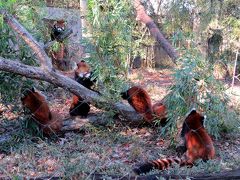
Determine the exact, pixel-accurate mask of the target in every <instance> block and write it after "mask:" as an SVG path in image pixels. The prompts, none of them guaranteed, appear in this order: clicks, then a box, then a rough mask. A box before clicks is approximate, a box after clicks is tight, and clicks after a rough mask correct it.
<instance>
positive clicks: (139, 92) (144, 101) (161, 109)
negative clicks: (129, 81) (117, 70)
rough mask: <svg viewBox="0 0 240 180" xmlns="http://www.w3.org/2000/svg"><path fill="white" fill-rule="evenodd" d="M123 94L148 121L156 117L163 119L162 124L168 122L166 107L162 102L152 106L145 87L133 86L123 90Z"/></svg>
mask: <svg viewBox="0 0 240 180" xmlns="http://www.w3.org/2000/svg"><path fill="white" fill-rule="evenodd" d="M121 96H122V98H123V99H125V100H128V103H129V104H130V105H131V106H132V107H133V108H134V109H135V111H136V112H138V113H140V114H142V115H143V117H144V119H145V120H146V121H147V122H148V123H151V122H152V121H153V120H154V118H155V117H157V118H159V119H161V124H162V123H163V122H166V107H165V106H164V105H163V104H162V103H156V104H154V105H153V106H152V102H151V98H150V96H149V95H148V93H147V91H145V90H144V89H143V88H141V87H139V86H133V87H131V88H130V89H128V90H127V91H125V92H122V93H121ZM163 124H164V123H163Z"/></svg>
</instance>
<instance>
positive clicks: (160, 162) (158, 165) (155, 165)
mask: <svg viewBox="0 0 240 180" xmlns="http://www.w3.org/2000/svg"><path fill="white" fill-rule="evenodd" d="M173 163H176V164H179V165H180V166H181V165H183V164H184V163H183V162H182V160H181V159H180V158H178V157H172V158H164V159H157V160H154V161H149V162H147V163H144V164H142V165H140V166H139V167H137V168H134V169H133V172H134V173H136V174H137V175H139V174H143V173H147V172H149V171H151V170H153V169H159V170H164V169H167V168H169V167H170V166H172V164H173Z"/></svg>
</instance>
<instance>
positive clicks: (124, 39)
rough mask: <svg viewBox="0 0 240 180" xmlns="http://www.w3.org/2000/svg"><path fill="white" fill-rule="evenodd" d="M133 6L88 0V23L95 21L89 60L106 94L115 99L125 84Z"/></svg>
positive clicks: (115, 2) (111, 1) (111, 0)
mask: <svg viewBox="0 0 240 180" xmlns="http://www.w3.org/2000/svg"><path fill="white" fill-rule="evenodd" d="M132 12H133V11H132V6H131V4H130V2H129V1H126V0H123V1H117V0H109V1H107V2H105V3H102V1H98V0H91V1H90V2H89V22H92V39H91V45H90V44H88V46H87V47H88V48H87V52H88V53H90V57H89V58H86V60H87V61H88V62H89V63H90V64H91V65H92V67H94V68H95V69H94V73H95V76H96V77H97V78H98V81H99V82H101V83H103V84H104V87H105V88H104V92H102V93H103V94H104V95H106V97H107V98H109V101H111V99H113V100H116V97H118V96H119V92H120V91H121V90H122V86H124V84H125V83H124V80H125V77H126V73H127V68H128V64H127V56H128V54H129V53H130V51H131V43H129V42H131V41H132V39H131V38H132V36H131V34H132V33H131V32H132V25H133V23H132V22H131V18H130V17H132Z"/></svg>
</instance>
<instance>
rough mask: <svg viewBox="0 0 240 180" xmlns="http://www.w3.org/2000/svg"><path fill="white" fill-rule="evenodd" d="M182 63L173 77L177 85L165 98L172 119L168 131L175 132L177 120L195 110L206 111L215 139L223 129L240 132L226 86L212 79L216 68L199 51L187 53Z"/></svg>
mask: <svg viewBox="0 0 240 180" xmlns="http://www.w3.org/2000/svg"><path fill="white" fill-rule="evenodd" d="M179 62H181V64H180V67H179V68H178V69H176V71H175V73H174V74H173V78H174V84H173V85H172V86H171V87H170V93H169V94H168V95H167V97H166V99H165V100H166V104H167V107H168V116H169V123H168V125H167V127H166V129H170V132H172V131H174V130H175V129H176V128H175V127H176V123H177V121H178V120H181V121H183V120H184V117H185V115H186V113H187V112H189V111H190V110H191V109H192V108H196V109H197V110H201V111H203V112H205V114H206V115H207V120H206V121H205V126H206V128H207V129H208V132H209V133H210V134H212V135H214V136H215V137H219V133H220V132H221V130H223V128H224V129H226V128H227V129H228V130H232V129H233V128H234V129H237V127H238V126H239V124H238V123H237V122H238V121H237V116H236V113H235V112H234V111H231V110H230V109H229V107H228V102H229V98H228V96H227V95H226V94H225V93H224V91H225V88H224V86H223V85H222V83H221V82H220V81H219V80H216V79H215V77H214V76H213V65H211V64H210V63H208V62H207V61H206V60H205V59H204V58H203V57H202V55H201V54H199V53H198V52H197V51H196V50H190V51H187V52H186V53H185V54H183V55H182V57H181V58H180V59H179ZM236 123H237V124H236ZM166 129H165V130H166Z"/></svg>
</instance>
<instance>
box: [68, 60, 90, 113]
mask: <svg viewBox="0 0 240 180" xmlns="http://www.w3.org/2000/svg"><path fill="white" fill-rule="evenodd" d="M90 70H91V69H90V66H89V65H88V63H86V62H85V61H80V62H79V63H78V64H77V69H76V70H75V80H76V81H77V82H78V83H80V84H81V85H83V86H84V87H86V88H88V89H91V86H93V84H94V83H93V81H92V80H91V71H90ZM91 90H92V89H91ZM89 111H90V106H89V103H87V102H85V101H84V99H83V98H82V97H80V96H76V95H73V99H72V103H71V106H70V110H69V112H70V115H72V116H87V115H88V112H89Z"/></svg>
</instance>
